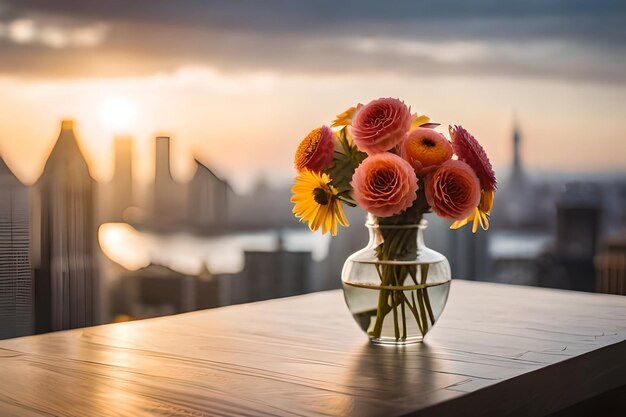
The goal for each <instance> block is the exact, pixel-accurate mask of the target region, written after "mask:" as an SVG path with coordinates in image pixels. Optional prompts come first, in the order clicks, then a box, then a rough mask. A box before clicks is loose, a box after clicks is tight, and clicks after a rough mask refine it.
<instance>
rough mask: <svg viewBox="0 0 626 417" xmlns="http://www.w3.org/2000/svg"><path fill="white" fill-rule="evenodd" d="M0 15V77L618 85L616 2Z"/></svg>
mask: <svg viewBox="0 0 626 417" xmlns="http://www.w3.org/2000/svg"><path fill="white" fill-rule="evenodd" d="M0 1H2V0H0ZM4 8H5V11H4V13H3V17H0V21H1V22H2V23H0V25H3V26H2V28H1V29H0V38H3V39H5V40H7V39H8V40H9V42H4V43H3V42H0V53H1V54H2V56H3V60H2V61H1V62H0V72H3V73H5V74H13V75H17V76H19V77H120V76H145V75H151V74H155V73H162V72H175V71H176V70H177V69H179V68H182V67H186V66H207V67H213V68H218V69H221V70H222V71H253V72H257V71H268V72H273V73H292V74H293V73H298V74H301V73H330V74H350V73H371V72H378V73H380V72H385V73H390V72H391V73H397V74H410V75H423V76H430V75H448V74H452V75H454V74H456V75H458V74H463V75H487V76H493V75H495V76H512V77H527V78H548V79H554V78H557V79H561V80H572V81H579V80H582V81H586V82H596V83H597V82H600V83H620V84H622V83H624V82H626V75H625V74H626V25H623V22H624V20H625V18H626V3H620V2H610V1H603V0H599V1H594V2H587V1H582V0H573V1H565V0H556V1H551V2H545V1H542V0H529V1H526V2H515V3H511V2H504V3H503V2H500V1H495V0H479V1H476V2H471V4H470V3H467V2H464V1H461V0H447V1H439V2H431V3H428V4H426V3H424V2H409V1H407V2H401V3H400V2H398V3H394V4H393V5H390V4H383V3H381V2H378V1H373V0H363V1H360V2H352V1H347V2H335V1H329V0H321V1H316V2H305V1H291V0H274V1H271V2H257V1H252V0H242V1H236V2H233V1H199V0H186V1H176V2H171V1H166V0H151V1H144V0H136V1H133V2H127V1H120V0H111V1H107V2H100V1H92V0H84V1H81V2H75V1H70V0H57V1H54V2H50V1H44V0H19V1H18V0H5V1H4ZM86 46H89V48H84V47H86ZM79 47H83V49H80V48H79ZM87 49H89V50H87ZM42 62H45V63H46V65H45V66H42V65H37V63H42Z"/></svg>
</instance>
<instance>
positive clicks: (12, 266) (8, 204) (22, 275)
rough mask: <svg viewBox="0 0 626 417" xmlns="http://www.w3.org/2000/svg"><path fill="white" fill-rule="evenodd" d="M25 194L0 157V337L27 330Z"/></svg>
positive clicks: (29, 280) (29, 283)
mask: <svg viewBox="0 0 626 417" xmlns="http://www.w3.org/2000/svg"><path fill="white" fill-rule="evenodd" d="M28 204H29V194H28V189H27V188H26V187H25V186H24V185H22V183H20V181H19V180H18V179H17V178H16V177H15V176H14V175H13V173H12V172H11V171H10V170H9V168H8V167H7V165H6V164H5V163H4V161H3V160H2V158H1V157H0V339H4V338H8V337H17V336H24V335H28V334H31V333H32V331H33V325H34V311H33V277H32V272H31V266H30V256H29V238H30V229H29V218H28V217H29V206H28Z"/></svg>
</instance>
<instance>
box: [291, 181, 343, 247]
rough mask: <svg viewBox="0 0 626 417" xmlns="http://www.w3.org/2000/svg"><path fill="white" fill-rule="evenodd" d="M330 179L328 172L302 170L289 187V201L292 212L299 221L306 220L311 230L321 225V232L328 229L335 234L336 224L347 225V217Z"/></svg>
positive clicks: (323, 232)
mask: <svg viewBox="0 0 626 417" xmlns="http://www.w3.org/2000/svg"><path fill="white" fill-rule="evenodd" d="M330 181H331V180H330V176H328V174H318V173H316V172H312V171H309V170H308V169H305V170H303V171H302V172H300V174H299V175H298V176H297V177H296V180H295V182H296V183H295V185H294V186H293V187H291V192H292V193H293V196H292V197H291V202H292V203H294V204H295V205H294V207H293V214H295V215H296V217H297V218H298V219H300V221H301V222H304V221H306V222H308V223H309V229H311V231H313V232H314V231H316V230H317V229H319V228H320V227H321V228H322V234H325V233H326V232H328V231H330V234H331V235H333V236H335V235H336V234H337V224H340V225H342V226H346V227H347V226H348V219H346V216H345V214H344V212H343V207H342V206H341V202H340V201H339V197H338V196H337V189H336V188H335V187H333V186H332V185H330Z"/></svg>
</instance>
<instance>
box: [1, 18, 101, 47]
mask: <svg viewBox="0 0 626 417" xmlns="http://www.w3.org/2000/svg"><path fill="white" fill-rule="evenodd" d="M106 32H107V27H106V25H104V24H90V25H76V24H63V23H54V22H46V21H45V20H43V21H41V20H36V19H31V18H19V19H15V20H12V21H9V22H6V23H2V24H0V40H2V39H5V40H7V41H9V42H12V43H15V44H21V45H27V44H39V45H43V46H46V47H50V48H56V49H58V48H72V47H74V48H89V47H94V46H97V45H99V44H101V43H102V42H103V41H104V39H105V35H106Z"/></svg>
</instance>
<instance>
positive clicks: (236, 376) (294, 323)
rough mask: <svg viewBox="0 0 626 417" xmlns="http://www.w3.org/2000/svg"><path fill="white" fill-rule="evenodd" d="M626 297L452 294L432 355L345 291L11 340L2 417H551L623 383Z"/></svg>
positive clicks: (4, 354) (492, 290)
mask: <svg viewBox="0 0 626 417" xmlns="http://www.w3.org/2000/svg"><path fill="white" fill-rule="evenodd" d="M625 339H626V297H621V296H611V295H599V294H585V293H576V292H568V291H557V290H547V289H538V288H529V287H517V286H508V285H499V284H487V283H476V282H466V281H460V280H456V281H454V282H453V285H452V289H451V294H450V299H449V301H448V305H447V307H446V310H445V311H444V313H443V316H442V318H441V320H440V322H439V323H438V324H437V325H436V326H435V329H434V330H433V331H432V333H430V334H429V335H428V336H427V338H426V341H425V343H423V344H418V345H412V346H408V347H401V348H396V347H387V346H372V345H370V344H369V343H368V341H367V338H366V337H365V335H364V334H363V333H362V332H361V330H360V329H359V328H358V327H357V325H356V324H355V323H354V322H353V321H352V317H351V316H350V314H349V313H348V310H347V309H346V307H345V306H344V303H343V299H342V294H341V292H339V291H330V292H322V293H316V294H309V295H304V296H299V297H293V298H287V299H281V300H272V301H266V302H260V303H254V304H247V305H238V306H231V307H225V308H220V309H214V310H205V311H199V312H194V313H188V314H182V315H178V316H170V317H163V318H157V319H151V320H143V321H136V322H130V323H122V324H113V325H106V326H98V327H92V328H86V329H79V330H72V331H65V332H58V333H51V334H46V335H40V336H31V337H24V338H19V339H12V340H5V341H1V342H0V416H13V415H15V416H30V415H55V416H60V415H73V416H90V417H91V416H99V415H106V416H133V417H135V416H143V415H150V416H152V415H157V416H164V415H182V416H202V415H237V416H265V415H300V416H311V415H353V416H385V417H389V416H396V415H429V416H430V415H432V416H442V415H445V416H448V415H450V416H452V415H464V416H467V415H494V416H495V415H498V416H500V415H524V416H531V415H544V414H546V413H551V412H554V411H557V410H560V409H563V408H566V407H569V406H571V405H572V404H574V403H577V402H579V401H582V400H584V399H586V398H589V397H593V396H597V395H598V394H602V393H604V392H607V391H609V390H612V389H614V388H616V387H620V386H623V385H625V384H626V341H625Z"/></svg>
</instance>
